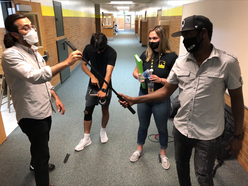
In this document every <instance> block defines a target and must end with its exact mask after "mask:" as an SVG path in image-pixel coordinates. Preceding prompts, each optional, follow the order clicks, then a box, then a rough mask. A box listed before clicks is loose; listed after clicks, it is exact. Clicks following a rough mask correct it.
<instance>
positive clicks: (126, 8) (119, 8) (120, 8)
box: [116, 6, 130, 10]
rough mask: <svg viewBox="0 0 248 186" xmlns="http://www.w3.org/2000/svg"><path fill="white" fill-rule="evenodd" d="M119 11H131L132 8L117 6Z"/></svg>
mask: <svg viewBox="0 0 248 186" xmlns="http://www.w3.org/2000/svg"><path fill="white" fill-rule="evenodd" d="M116 8H117V9H118V10H129V9H130V8H129V7H128V6H117V7H116Z"/></svg>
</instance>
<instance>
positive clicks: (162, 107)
mask: <svg viewBox="0 0 248 186" xmlns="http://www.w3.org/2000/svg"><path fill="white" fill-rule="evenodd" d="M141 95H144V93H142V92H141V91H140V92H139V96H141ZM170 103H171V102H170V99H166V100H163V101H161V102H150V103H139V104H138V105H137V110H138V117H139V130H138V140H137V143H138V144H139V145H144V144H145V140H146V137H147V131H148V128H149V125H150V120H151V115H152V114H153V117H154V120H155V123H156V126H157V129H158V134H159V143H160V146H161V149H166V148H167V147H168V129H167V121H168V118H169V113H170V108H171V105H170Z"/></svg>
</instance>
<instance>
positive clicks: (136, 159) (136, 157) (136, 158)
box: [130, 150, 143, 163]
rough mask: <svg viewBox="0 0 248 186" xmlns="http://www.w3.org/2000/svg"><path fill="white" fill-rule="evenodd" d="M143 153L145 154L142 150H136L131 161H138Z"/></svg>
mask: <svg viewBox="0 0 248 186" xmlns="http://www.w3.org/2000/svg"><path fill="white" fill-rule="evenodd" d="M141 155H143V153H142V151H141V152H140V151H138V150H136V151H135V152H134V153H133V155H132V156H131V158H130V161H131V162H132V163H134V162H136V161H138V160H139V158H140V156H141Z"/></svg>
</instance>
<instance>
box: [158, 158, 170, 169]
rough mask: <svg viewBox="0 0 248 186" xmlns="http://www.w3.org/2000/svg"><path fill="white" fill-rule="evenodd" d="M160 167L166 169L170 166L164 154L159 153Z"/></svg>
mask: <svg viewBox="0 0 248 186" xmlns="http://www.w3.org/2000/svg"><path fill="white" fill-rule="evenodd" d="M160 158H161V163H162V167H163V168H164V169H165V170H167V169H169V168H170V162H169V160H168V158H167V157H166V156H165V155H160Z"/></svg>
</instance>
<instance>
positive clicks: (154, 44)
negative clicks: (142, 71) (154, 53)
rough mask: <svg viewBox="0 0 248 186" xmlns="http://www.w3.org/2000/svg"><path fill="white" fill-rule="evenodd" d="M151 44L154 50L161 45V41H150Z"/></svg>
mask: <svg viewBox="0 0 248 186" xmlns="http://www.w3.org/2000/svg"><path fill="white" fill-rule="evenodd" d="M149 46H150V47H151V49H152V50H155V49H157V48H158V46H159V42H149Z"/></svg>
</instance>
